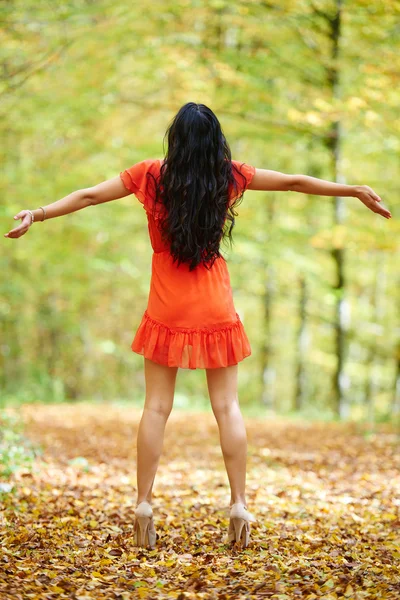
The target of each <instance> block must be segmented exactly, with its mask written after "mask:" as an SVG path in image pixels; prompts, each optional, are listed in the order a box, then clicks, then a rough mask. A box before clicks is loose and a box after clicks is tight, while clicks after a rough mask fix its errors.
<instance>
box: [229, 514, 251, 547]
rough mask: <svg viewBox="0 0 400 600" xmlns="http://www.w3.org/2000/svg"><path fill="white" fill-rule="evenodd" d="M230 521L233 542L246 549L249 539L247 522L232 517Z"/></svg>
mask: <svg viewBox="0 0 400 600" xmlns="http://www.w3.org/2000/svg"><path fill="white" fill-rule="evenodd" d="M231 520H232V523H233V528H234V531H235V542H236V543H240V544H241V545H242V547H243V548H246V546H248V544H249V538H250V535H249V524H248V521H246V519H241V518H240V517H232V519H231Z"/></svg>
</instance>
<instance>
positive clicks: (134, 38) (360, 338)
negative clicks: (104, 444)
mask: <svg viewBox="0 0 400 600" xmlns="http://www.w3.org/2000/svg"><path fill="white" fill-rule="evenodd" d="M1 15H2V17H1V20H2V33H1V36H2V51H1V58H0V60H1V67H2V68H1V83H0V85H1V87H0V94H1V96H0V97H1V108H0V110H1V113H0V128H1V137H2V140H3V144H2V146H1V162H2V177H1V182H0V185H1V192H2V198H3V201H2V203H1V208H0V210H1V223H2V227H3V233H5V232H6V231H8V230H9V229H10V227H11V225H12V218H13V215H14V214H16V213H17V212H18V211H20V210H22V209H26V208H29V209H35V208H38V207H39V206H43V205H46V204H49V203H51V202H54V201H55V200H58V199H60V198H62V197H64V196H66V195H67V194H69V193H70V192H72V191H74V190H76V189H82V188H85V187H90V186H94V185H96V184H97V183H99V182H101V181H104V180H106V179H109V178H111V177H114V176H116V175H118V174H119V173H120V172H121V171H123V170H124V169H126V168H128V167H130V166H131V165H133V164H134V163H136V162H139V161H141V160H144V159H145V158H150V157H159V158H161V157H163V156H164V149H165V148H164V147H163V136H164V133H165V130H166V128H167V125H168V123H169V122H170V120H171V119H172V117H173V116H174V114H175V113H176V112H177V111H178V109H179V108H180V106H181V105H182V104H184V103H185V102H188V101H195V102H201V103H204V104H206V105H207V106H209V107H210V108H211V109H212V110H213V111H214V112H215V113H216V115H217V116H218V118H219V120H220V122H221V125H222V128H223V131H224V133H225V135H226V138H227V140H228V143H229V144H230V148H231V152H232V158H234V159H236V160H241V161H243V162H247V163H249V164H251V165H254V166H255V167H257V168H265V169H273V170H277V171H282V172H285V173H303V174H308V175H312V176H314V177H319V178H323V179H328V180H331V181H337V182H344V183H349V184H365V185H369V186H370V187H372V188H373V189H374V190H375V191H376V192H377V193H378V194H379V195H380V196H381V198H382V200H383V203H384V205H385V206H387V207H388V208H389V209H390V210H391V212H392V215H393V218H392V219H391V220H390V221H387V220H386V219H383V218H382V217H381V216H379V215H377V214H373V213H371V212H370V211H368V210H367V209H366V207H365V206H363V205H362V203H361V202H359V201H358V200H357V199H356V198H328V197H322V196H306V195H302V194H298V193H296V192H285V193H282V192H279V193H277V192H276V193H273V192H259V191H251V190H249V191H247V192H246V193H245V195H244V198H243V201H242V203H241V205H240V206H239V208H238V213H239V214H238V217H237V218H236V223H235V227H234V232H233V237H234V244H233V246H232V248H231V247H229V246H226V247H225V246H223V254H224V256H225V257H226V259H227V261H228V264H229V271H230V276H231V283H232V288H233V293H234V301H235V306H236V309H237V312H238V313H239V315H240V317H241V319H242V321H243V324H244V327H245V329H246V332H247V334H248V337H249V340H250V343H251V347H252V354H251V356H250V357H248V358H247V359H246V360H245V361H244V362H243V363H242V364H241V365H240V371H239V374H240V375H239V393H240V399H241V404H242V406H243V407H244V408H246V409H248V410H249V411H254V412H255V414H258V413H260V414H264V413H265V412H268V411H272V412H274V413H285V414H288V413H289V414H292V413H303V414H306V415H310V416H316V417H319V418H339V419H347V418H354V419H367V420H370V421H373V422H375V421H385V420H392V419H396V418H397V419H398V417H399V414H400V318H399V317H400V311H399V308H400V286H399V282H400V273H399V232H400V228H399V223H398V220H397V217H398V215H399V211H400V208H399V205H400V201H399V197H398V193H397V189H398V179H399V151H400V136H399V134H400V119H399V111H398V106H399V101H400V95H399V80H400V53H399V49H400V48H399V16H400V4H399V2H397V1H393V0H385V1H384V2H380V3H371V2H367V1H366V0H355V1H354V2H341V1H340V0H329V1H328V0H314V1H306V0H283V1H280V2H274V1H272V2H269V1H259V0H250V1H246V2H236V3H231V2H227V1H225V0H210V1H209V2H203V1H201V0H174V1H173V2H169V1H159V0H156V1H154V2H151V3H148V2H146V3H145V2H142V1H141V0H138V1H136V2H134V3H132V2H128V1H124V0H121V1H118V2H112V1H109V0H99V1H97V2H93V1H91V0H68V1H66V2H62V3H57V4H54V5H50V4H49V3H48V2H44V1H37V0H35V1H33V0H24V1H23V2H22V1H20V0H10V1H7V2H5V3H2V7H1ZM0 260H1V273H2V277H1V296H0V327H1V344H0V386H1V387H0V392H1V399H2V400H1V402H2V405H9V404H15V403H17V404H18V403H20V402H35V401H42V402H53V401H54V402H63V401H75V400H81V399H87V400H90V401H92V400H94V401H97V400H98V401H108V400H120V401H123V402H128V403H129V402H132V403H135V402H139V403H140V402H141V399H142V397H143V394H144V377H143V358H142V357H141V356H138V355H136V354H134V353H133V352H132V351H131V349H130V344H131V341H132V339H133V336H134V333H135V331H136V328H137V327H138V325H139V322H140V319H141V316H142V314H143V312H144V310H145V308H146V302H147V297H148V290H149V282H150V274H151V246H150V242H149V238H148V231H147V222H146V218H145V213H144V212H143V210H142V209H141V206H140V204H139V202H138V201H137V199H136V197H135V196H134V195H130V196H127V197H125V198H122V199H119V200H117V201H115V202H110V203H107V204H103V205H100V206H96V207H88V208H87V209H85V210H82V211H77V212H75V213H73V214H69V215H67V216H64V217H62V218H57V219H54V220H51V221H49V222H45V223H35V224H34V226H33V227H32V228H31V229H30V230H29V232H28V233H27V234H26V235H25V236H24V237H22V238H21V239H15V240H12V239H6V238H4V237H3V238H2V249H1V254H0ZM206 403H207V394H206V386H205V378H204V372H202V371H201V370H196V371H194V370H193V371H188V370H181V371H180V373H179V376H178V381H177V391H176V405H177V406H178V407H179V406H181V407H183V408H184V407H194V406H203V405H204V404H206Z"/></svg>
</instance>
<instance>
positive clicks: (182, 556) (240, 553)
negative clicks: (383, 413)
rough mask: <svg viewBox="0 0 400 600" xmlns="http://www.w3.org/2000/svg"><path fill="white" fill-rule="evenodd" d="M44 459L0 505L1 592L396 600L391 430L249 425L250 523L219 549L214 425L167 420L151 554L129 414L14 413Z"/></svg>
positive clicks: (397, 457)
mask: <svg viewBox="0 0 400 600" xmlns="http://www.w3.org/2000/svg"><path fill="white" fill-rule="evenodd" d="M19 410H20V411H21V412H22V416H23V419H24V421H25V423H26V429H25V435H26V436H27V437H29V439H30V440H32V441H33V442H35V443H37V444H40V446H41V447H42V450H43V454H42V455H41V456H40V457H39V458H38V460H37V462H36V463H35V465H34V470H33V472H32V473H29V472H28V471H26V472H24V471H21V472H20V473H18V474H16V475H15V476H14V477H13V480H12V482H13V483H14V484H15V490H16V491H15V494H9V495H5V496H4V495H3V497H2V500H3V504H2V511H1V512H0V515H1V522H0V524H1V536H0V537H1V553H2V555H1V557H0V597H1V598H7V600H11V599H12V600H14V598H15V599H19V598H21V599H24V600H25V599H27V598H34V599H35V600H36V599H46V600H51V599H53V598H57V599H58V598H60V599H63V598H68V599H71V598H72V599H77V600H89V599H96V600H101V599H103V598H107V599H108V598H112V599H117V600H129V599H131V598H149V599H152V598H178V599H179V600H183V599H184V598H205V599H209V598H210V599H214V598H218V599H226V600H227V599H228V598H229V599H230V598H233V599H235V600H236V599H241V598H243V599H244V598H246V599H249V598H274V599H277V600H278V599H279V600H289V599H292V598H305V599H307V600H313V599H315V600H316V599H317V598H324V600H334V599H338V598H347V599H348V600H352V599H356V600H359V599H360V600H361V599H370V598H376V599H378V598H379V599H380V600H381V599H393V600H394V599H397V600H398V599H399V598H400V568H399V567H400V515H399V511H400V451H399V438H398V437H396V435H395V434H394V433H391V432H390V428H388V427H386V428H381V429H382V431H380V433H379V434H375V435H373V436H369V437H368V436H363V435H362V433H360V430H359V428H356V427H355V426H354V425H340V424H307V423H301V424H300V423H287V422H285V421H283V420H274V421H270V420H265V421H263V420H256V419H246V426H247V434H248V476H247V499H248V506H249V510H250V511H251V512H253V514H255V516H256V517H257V519H258V522H257V523H255V524H252V534H251V539H252V541H251V544H250V546H249V547H248V548H247V549H246V550H240V549H237V548H234V549H232V548H229V547H228V546H226V545H224V544H223V542H222V539H223V537H224V535H225V534H226V531H227V527H228V505H229V488H228V481H227V476H226V473H225V470H224V466H223V459H222V454H221V450H220V447H219V437H218V430H217V426H216V423H215V420H214V417H213V415H212V414H203V415H202V414H189V413H179V412H173V413H172V415H171V417H170V420H169V421H168V424H167V430H166V436H165V442H164V454H163V456H162V458H161V462H160V467H159V471H158V474H157V476H156V479H155V483H154V493H153V511H154V521H155V526H156V530H157V533H158V535H159V536H160V537H159V539H158V540H157V549H156V550H150V549H149V550H146V549H144V550H143V549H139V548H136V547H135V546H133V544H132V540H131V535H132V527H133V506H134V502H135V490H136V472H135V456H136V433H137V427H138V423H139V419H140V414H141V413H140V411H138V410H137V409H132V408H127V407H126V408H125V407H124V408H119V407H110V406H107V405H97V406H96V405H88V404H75V405H65V404H64V405H57V406H40V405H26V406H23V407H21V409H19Z"/></svg>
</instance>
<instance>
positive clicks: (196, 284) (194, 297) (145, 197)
mask: <svg viewBox="0 0 400 600" xmlns="http://www.w3.org/2000/svg"><path fill="white" fill-rule="evenodd" d="M232 162H233V163H234V165H236V166H237V168H238V169H239V170H240V171H241V172H242V174H243V175H244V177H245V180H246V184H245V187H246V188H247V186H248V184H249V183H250V181H251V179H252V177H253V175H254V171H255V169H254V167H252V166H251V165H247V164H245V163H240V162H238V161H232ZM161 165H162V160H160V159H147V160H144V161H141V162H139V163H136V164H135V165H133V166H132V167H130V168H129V169H126V170H125V171H123V172H121V173H120V176H121V179H122V181H123V182H124V185H125V186H126V187H127V189H129V190H130V191H131V192H133V193H134V194H135V195H136V197H137V198H138V200H139V201H140V202H141V203H142V205H143V208H144V209H145V211H146V215H147V221H148V230H149V236H150V241H151V245H152V248H153V256H152V274H151V282H150V292H149V298H148V305H147V308H146V310H145V312H144V315H143V317H142V321H141V324H140V326H139V328H138V330H137V333H136V335H135V338H134V340H133V342H132V346H131V347H132V350H133V351H134V352H137V353H138V354H143V355H144V356H145V357H146V358H149V359H150V360H153V361H154V362H157V363H159V364H164V365H167V366H179V367H181V368H190V369H196V368H216V367H223V366H229V365H233V364H236V363H238V362H239V361H241V360H243V359H244V358H245V357H246V356H249V355H250V354H251V348H250V344H249V341H248V338H247V336H246V333H245V331H244V328H243V325H242V323H241V321H240V318H239V315H238V314H237V312H236V310H235V307H234V303H233V297H232V289H231V284H230V277H229V272H228V267H227V264H226V261H225V259H224V258H223V257H222V256H220V257H217V258H216V259H215V261H214V262H213V264H212V266H211V268H207V267H206V266H205V265H204V264H203V263H200V264H199V265H198V266H197V267H196V268H195V269H192V270H191V269H190V268H189V264H188V263H181V264H179V265H178V264H177V263H176V261H174V257H173V256H172V254H171V252H170V247H169V244H168V243H167V242H166V241H163V239H162V234H161V230H160V221H161V219H162V218H163V217H165V215H166V209H165V207H163V205H162V204H161V203H156V202H155V197H154V193H152V192H151V190H152V189H153V188H152V186H149V185H148V180H149V177H148V175H149V174H150V176H151V175H152V176H153V177H154V178H155V179H157V178H158V177H159V175H160V169H161ZM237 183H238V186H239V188H240V185H241V181H239V177H238V179H237ZM243 191H244V189H241V192H242V193H243ZM229 198H230V201H233V200H234V188H233V186H231V187H230V189H229Z"/></svg>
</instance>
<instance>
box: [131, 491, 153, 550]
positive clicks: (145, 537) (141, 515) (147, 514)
mask: <svg viewBox="0 0 400 600" xmlns="http://www.w3.org/2000/svg"><path fill="white" fill-rule="evenodd" d="M135 517H136V519H135V526H134V530H133V538H134V541H133V543H134V545H135V546H140V547H142V548H147V547H148V546H150V548H155V545H156V539H157V533H156V530H155V528H154V520H153V510H152V508H151V504H149V503H148V502H146V501H145V500H144V501H143V502H140V504H138V505H137V507H136V508H135Z"/></svg>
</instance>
